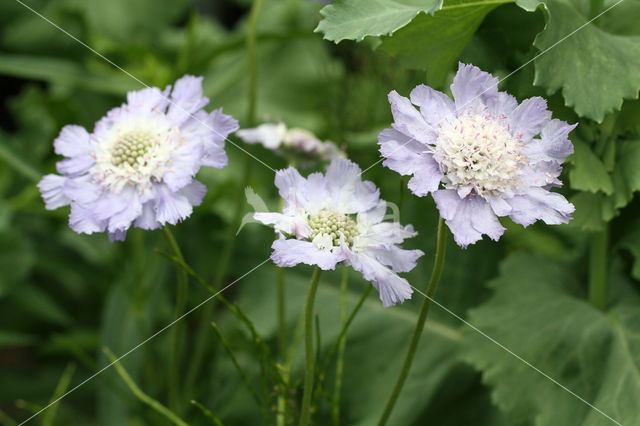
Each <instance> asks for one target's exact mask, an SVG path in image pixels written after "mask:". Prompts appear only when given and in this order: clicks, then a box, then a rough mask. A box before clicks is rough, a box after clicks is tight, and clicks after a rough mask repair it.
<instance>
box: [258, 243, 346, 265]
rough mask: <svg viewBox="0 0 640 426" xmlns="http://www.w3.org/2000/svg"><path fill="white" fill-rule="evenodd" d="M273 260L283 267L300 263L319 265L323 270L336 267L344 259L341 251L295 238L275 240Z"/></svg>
mask: <svg viewBox="0 0 640 426" xmlns="http://www.w3.org/2000/svg"><path fill="white" fill-rule="evenodd" d="M271 248H272V249H273V253H271V260H273V262H274V263H275V264H276V265H278V266H282V267H291V266H295V265H297V264H299V263H304V264H307V265H317V266H318V267H319V268H320V269H322V270H325V271H326V270H329V269H335V267H336V264H337V263H338V262H341V261H343V260H344V255H343V254H342V253H341V252H332V251H329V250H320V249H318V248H317V247H316V246H315V245H314V244H313V243H311V242H309V241H301V240H295V239H288V240H287V239H279V240H275V241H274V242H273V244H272V245H271Z"/></svg>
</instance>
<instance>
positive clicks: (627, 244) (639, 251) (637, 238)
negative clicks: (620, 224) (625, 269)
mask: <svg viewBox="0 0 640 426" xmlns="http://www.w3.org/2000/svg"><path fill="white" fill-rule="evenodd" d="M620 247H622V248H625V249H627V250H629V252H630V253H631V255H632V256H633V257H634V258H635V262H634V263H633V268H632V269H631V275H632V276H633V277H634V278H635V279H637V280H640V231H635V232H632V233H630V234H628V235H625V236H624V238H622V240H621V241H620Z"/></svg>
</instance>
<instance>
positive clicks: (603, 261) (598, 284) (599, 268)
mask: <svg viewBox="0 0 640 426" xmlns="http://www.w3.org/2000/svg"><path fill="white" fill-rule="evenodd" d="M608 252H609V229H608V227H607V226H605V229H604V230H603V231H599V232H595V233H593V234H592V235H591V243H590V248H589V302H590V303H591V304H592V305H593V306H595V307H596V308H598V309H600V310H604V308H605V307H606V305H607V255H608Z"/></svg>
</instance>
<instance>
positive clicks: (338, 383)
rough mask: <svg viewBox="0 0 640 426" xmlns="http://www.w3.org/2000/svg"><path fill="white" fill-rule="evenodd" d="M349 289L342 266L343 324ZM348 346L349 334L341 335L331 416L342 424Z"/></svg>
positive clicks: (345, 320)
mask: <svg viewBox="0 0 640 426" xmlns="http://www.w3.org/2000/svg"><path fill="white" fill-rule="evenodd" d="M348 289H349V268H347V267H343V268H342V280H341V281H340V321H342V326H343V327H344V325H345V324H346V322H347V317H348V314H349V312H348V309H349V306H348V304H347V291H348ZM346 347H347V336H346V335H345V336H341V337H340V343H339V344H338V359H337V361H336V379H335V386H334V388H333V400H332V407H331V417H332V419H333V424H334V425H336V426H339V425H340V390H341V388H342V373H343V371H344V352H345V350H346Z"/></svg>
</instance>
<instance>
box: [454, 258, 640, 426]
mask: <svg viewBox="0 0 640 426" xmlns="http://www.w3.org/2000/svg"><path fill="white" fill-rule="evenodd" d="M616 265H617V264H616ZM617 266H619V265H617ZM609 284H610V288H611V289H612V290H613V292H616V293H619V294H620V298H619V299H617V300H610V303H609V306H608V307H607V311H606V312H601V311H598V310H597V309H595V308H593V307H592V306H590V305H589V304H588V302H586V301H585V300H584V291H585V286H584V284H583V282H581V280H580V279H579V278H577V277H576V276H575V274H574V273H573V272H572V265H571V264H563V263H559V262H555V261H552V260H549V259H546V258H543V257H540V256H533V255H528V254H518V255H514V256H511V257H508V258H507V259H506V260H505V261H504V262H503V264H502V265H501V271H500V275H499V276H498V278H496V279H495V280H493V281H491V282H490V286H491V288H492V289H493V290H494V291H495V294H494V296H493V297H492V298H491V300H489V301H488V302H487V303H486V304H484V305H483V306H482V307H479V308H477V309H474V310H473V311H472V312H471V316H470V319H471V322H472V323H473V324H474V326H475V327H478V328H479V329H480V330H482V331H483V332H484V333H486V334H487V335H489V336H491V338H493V339H495V340H496V341H497V342H500V344H502V345H504V347H506V348H508V350H505V349H504V348H501V347H499V346H497V345H496V344H495V343H493V342H491V341H489V340H488V339H487V338H485V337H484V336H482V335H480V334H478V333H476V332H474V331H469V339H468V341H467V343H468V347H467V351H466V359H467V360H468V361H469V362H471V363H472V364H473V365H474V366H475V367H476V368H478V369H479V370H481V371H482V372H483V380H484V381H485V382H486V383H487V384H489V385H491V386H492V387H493V389H494V390H493V400H494V401H495V403H496V404H497V405H498V406H499V407H500V408H501V409H503V410H504V411H506V412H508V413H509V415H510V416H512V419H513V420H514V421H530V422H531V423H532V424H535V425H537V426H543V425H557V424H579V425H606V424H612V423H613V421H612V420H611V419H608V418H607V417H606V416H610V417H611V418H612V419H613V420H615V421H617V422H619V424H624V425H637V424H639V423H638V416H637V412H636V409H635V404H634V403H633V402H632V401H635V400H637V399H638V398H639V397H640V377H639V376H638V374H637V372H638V367H639V365H640V358H639V357H638V351H637V348H638V345H640V340H639V337H638V336H640V334H639V333H638V332H639V330H640V321H639V319H640V316H639V315H638V314H639V312H638V297H637V295H636V294H632V290H631V288H630V286H629V285H630V283H629V282H628V280H627V278H625V277H624V276H621V275H620V271H618V270H617V268H616V269H614V272H613V273H612V274H610V282H609ZM509 351H512V352H513V354H512V353H509ZM514 354H515V355H517V356H519V357H521V358H522V359H524V360H525V361H526V362H528V363H530V364H531V365H533V366H535V368H537V369H539V370H541V371H542V372H543V373H544V374H547V375H548V376H550V377H551V378H553V379H554V380H556V381H557V382H558V383H560V384H561V385H562V386H564V387H566V388H567V389H568V390H569V391H571V392H574V393H576V394H577V395H579V396H580V397H581V398H583V399H584V400H585V401H586V402H587V403H589V404H592V405H594V406H595V407H596V408H598V409H599V410H601V411H602V412H603V413H605V414H604V415H603V414H602V413H600V412H598V411H596V410H595V409H593V408H591V407H590V406H589V405H588V404H587V403H585V401H580V400H579V399H578V398H576V397H575V396H574V395H572V394H571V393H570V392H569V391H567V389H563V388H562V387H560V386H559V385H557V384H555V383H553V382H552V381H551V380H549V379H548V378H546V377H544V376H543V375H542V374H541V373H540V372H538V371H535V370H534V368H532V367H531V366H529V365H526V364H525V363H524V362H523V361H522V360H520V359H518V358H517V357H516V356H514Z"/></svg>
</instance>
